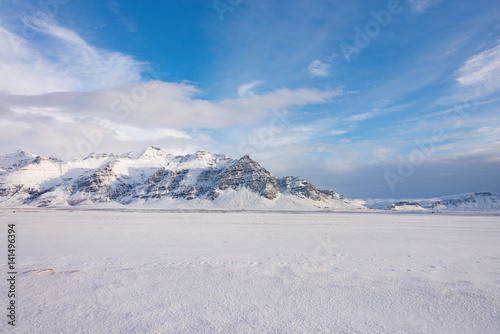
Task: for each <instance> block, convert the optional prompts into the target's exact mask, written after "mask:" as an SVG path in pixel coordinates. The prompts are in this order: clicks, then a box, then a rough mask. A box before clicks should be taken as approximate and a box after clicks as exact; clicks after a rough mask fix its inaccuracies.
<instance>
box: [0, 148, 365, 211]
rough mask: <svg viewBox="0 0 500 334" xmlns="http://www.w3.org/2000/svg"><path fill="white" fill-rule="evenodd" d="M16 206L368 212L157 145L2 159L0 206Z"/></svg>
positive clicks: (241, 167)
mask: <svg viewBox="0 0 500 334" xmlns="http://www.w3.org/2000/svg"><path fill="white" fill-rule="evenodd" d="M21 205H29V206H38V207H43V206H76V205H104V206H114V205H117V206H119V205H131V206H143V205H144V206H153V207H161V208H232V209H247V208H249V209H252V208H265V209H280V210H293V209H300V210H310V209H312V210H317V209H342V210H352V209H365V207H363V206H362V205H359V204H356V203H354V202H353V201H350V200H348V199H346V198H344V197H343V196H341V195H339V194H337V193H335V192H334V191H331V190H319V189H317V188H316V187H314V186H313V185H312V184H310V183H309V182H307V181H306V180H304V179H302V178H300V177H292V176H287V177H282V178H278V177H276V176H275V175H273V174H272V173H270V172H269V171H267V170H266V169H265V168H263V167H262V166H260V165H259V164H258V163H257V162H255V161H254V160H252V159H251V158H250V157H249V156H248V155H245V156H243V157H242V158H240V159H232V158H230V157H228V156H226V155H223V154H211V153H209V152H206V151H203V150H199V151H197V152H195V153H194V154H188V155H185V156H173V155H171V154H167V153H166V152H164V151H163V150H161V149H159V148H156V147H148V148H147V149H145V150H143V151H140V152H131V153H127V154H122V155H116V154H98V155H96V154H91V155H89V156H88V157H86V158H85V159H82V160H72V161H61V160H58V159H56V158H48V159H46V158H44V157H41V156H35V155H33V154H30V153H28V152H25V151H20V152H17V153H14V154H8V155H4V156H0V206H21Z"/></svg>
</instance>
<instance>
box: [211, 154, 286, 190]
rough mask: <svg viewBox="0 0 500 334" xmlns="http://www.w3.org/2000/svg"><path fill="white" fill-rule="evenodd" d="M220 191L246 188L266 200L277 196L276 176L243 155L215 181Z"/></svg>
mask: <svg viewBox="0 0 500 334" xmlns="http://www.w3.org/2000/svg"><path fill="white" fill-rule="evenodd" d="M216 186H217V188H218V189H220V190H226V189H228V188H231V189H235V190H236V189H240V188H247V189H248V190H250V191H253V192H255V193H257V194H259V195H261V196H264V197H265V198H267V199H275V198H276V197H277V196H278V192H279V184H278V179H277V178H276V176H274V175H272V174H271V173H269V172H268V171H267V170H266V169H264V168H263V167H261V166H260V165H259V164H258V163H257V162H255V161H253V160H252V159H250V157H249V156H248V155H245V156H244V157H242V158H241V159H239V160H238V161H236V162H235V163H234V164H233V165H232V166H231V167H229V168H228V169H226V170H225V171H224V172H222V174H221V175H220V176H219V177H218V179H217V185H216Z"/></svg>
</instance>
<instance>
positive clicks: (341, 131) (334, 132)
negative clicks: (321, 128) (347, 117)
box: [328, 130, 347, 136]
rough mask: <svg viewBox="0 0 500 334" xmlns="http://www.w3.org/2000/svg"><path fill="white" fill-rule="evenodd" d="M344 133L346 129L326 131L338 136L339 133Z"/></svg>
mask: <svg viewBox="0 0 500 334" xmlns="http://www.w3.org/2000/svg"><path fill="white" fill-rule="evenodd" d="M345 133H347V131H346V130H332V131H330V132H328V134H329V135H331V136H340V135H343V134H345Z"/></svg>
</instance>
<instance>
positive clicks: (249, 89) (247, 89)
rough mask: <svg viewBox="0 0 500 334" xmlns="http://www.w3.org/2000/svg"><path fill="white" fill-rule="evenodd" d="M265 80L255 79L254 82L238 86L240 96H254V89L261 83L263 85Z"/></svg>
mask: <svg viewBox="0 0 500 334" xmlns="http://www.w3.org/2000/svg"><path fill="white" fill-rule="evenodd" d="M262 83H263V81H260V80H254V81H252V82H249V83H246V84H243V85H241V86H239V87H238V96H239V97H246V96H252V95H254V94H255V93H254V91H253V89H254V88H255V87H257V86H259V85H261V84H262Z"/></svg>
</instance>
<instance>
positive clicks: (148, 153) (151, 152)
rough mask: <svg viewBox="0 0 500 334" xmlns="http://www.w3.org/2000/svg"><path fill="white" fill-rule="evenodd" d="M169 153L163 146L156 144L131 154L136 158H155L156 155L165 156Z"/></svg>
mask: <svg viewBox="0 0 500 334" xmlns="http://www.w3.org/2000/svg"><path fill="white" fill-rule="evenodd" d="M167 155H168V154H167V153H166V152H165V151H163V150H162V149H161V148H159V147H155V146H149V147H147V148H146V149H144V150H142V151H139V152H137V153H136V154H132V155H131V156H132V157H134V158H136V159H139V158H146V159H153V158H156V157H165V156H167Z"/></svg>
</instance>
